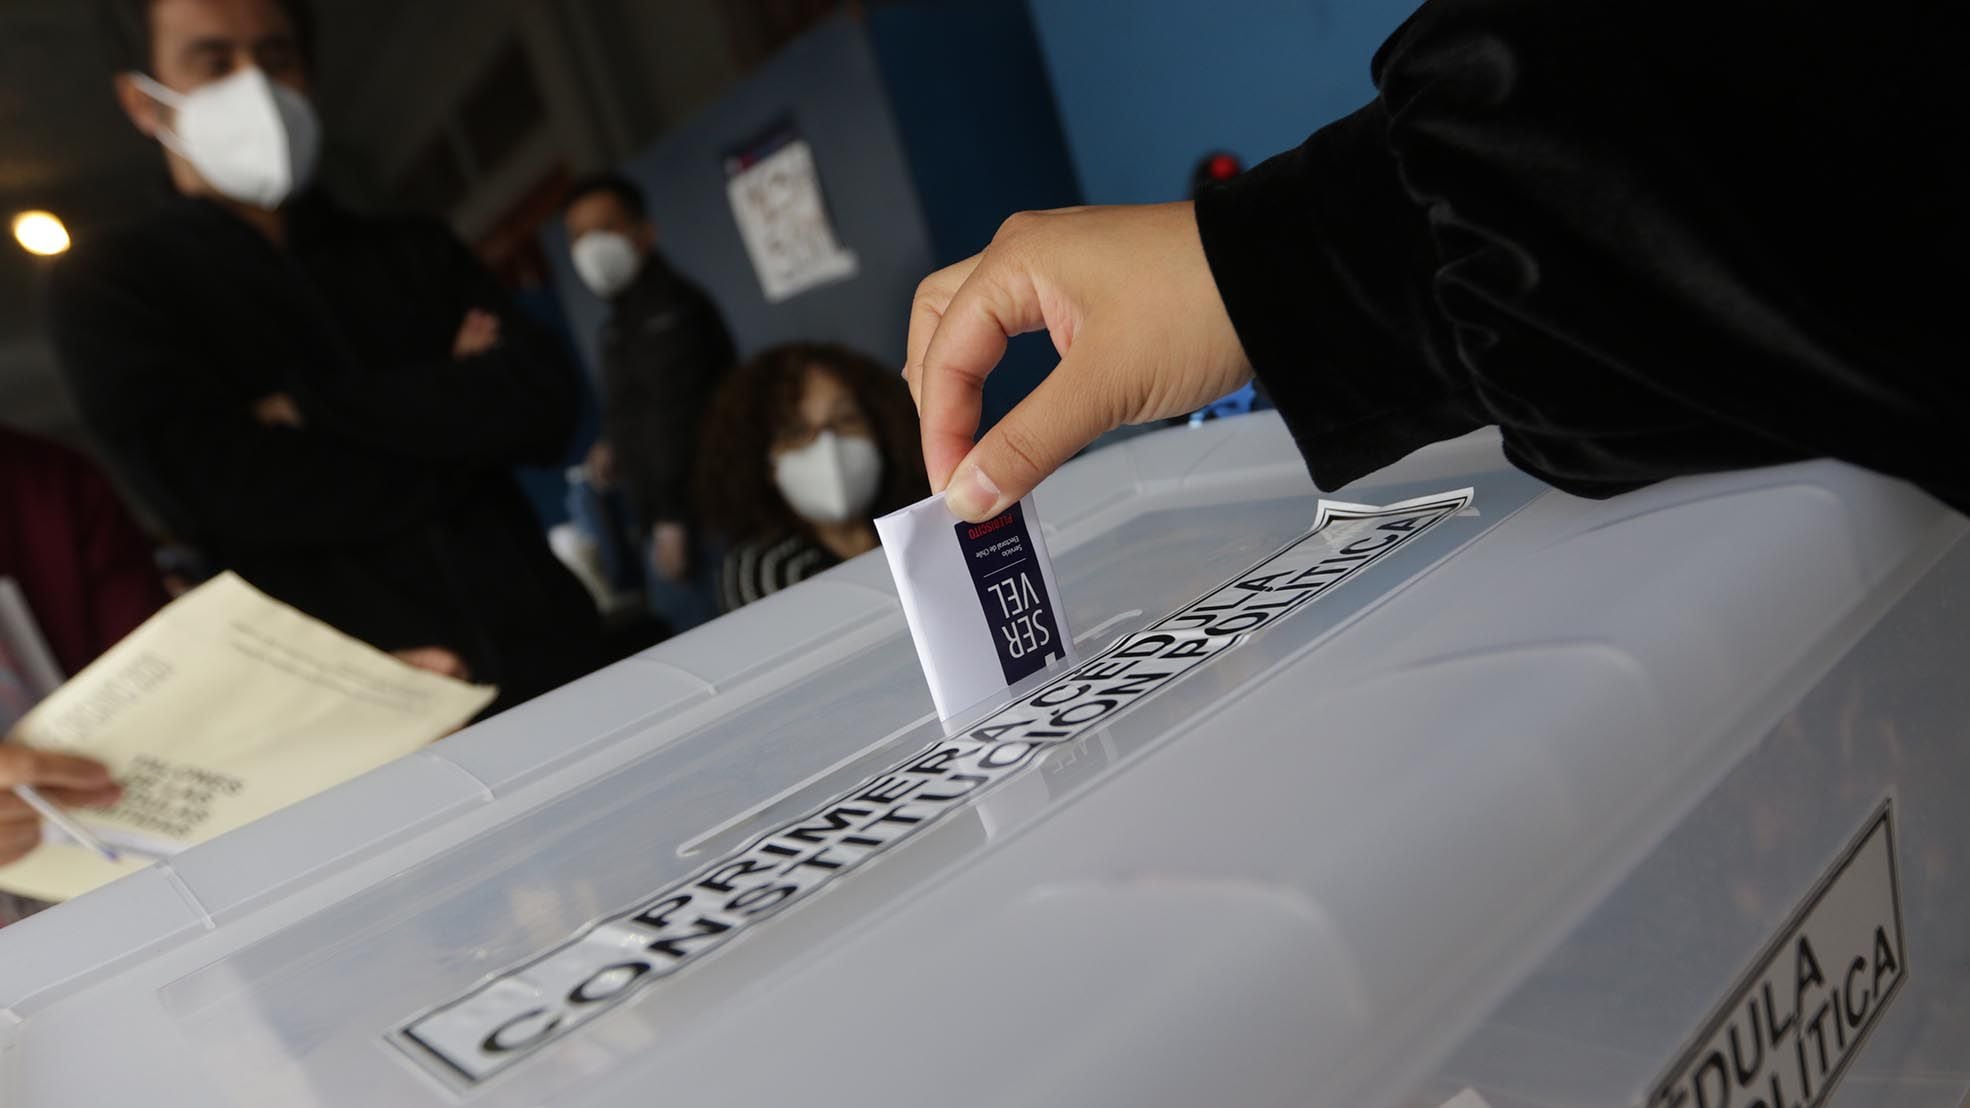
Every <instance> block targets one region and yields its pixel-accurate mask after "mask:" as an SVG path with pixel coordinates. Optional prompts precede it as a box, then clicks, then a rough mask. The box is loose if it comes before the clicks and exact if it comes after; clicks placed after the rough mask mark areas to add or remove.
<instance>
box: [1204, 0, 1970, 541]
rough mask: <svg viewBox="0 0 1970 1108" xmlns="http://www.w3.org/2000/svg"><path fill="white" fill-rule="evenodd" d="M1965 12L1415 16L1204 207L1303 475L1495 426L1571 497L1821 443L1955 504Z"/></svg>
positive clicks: (1879, 7) (1552, 8) (1785, 8)
mask: <svg viewBox="0 0 1970 1108" xmlns="http://www.w3.org/2000/svg"><path fill="white" fill-rule="evenodd" d="M1966 11H1970V5H1966V4H1963V3H1961V2H1960V0H1884V2H1883V3H1878V4H1872V5H1867V6H1862V7H1856V6H1854V5H1851V4H1832V3H1827V2H1824V0H1803V2H1801V0H1795V2H1792V3H1775V2H1769V3H1768V2H1754V0H1707V2H1704V3H1690V2H1687V0H1669V2H1664V0H1647V2H1643V0H1592V2H1582V0H1434V2H1432V3H1429V4H1426V5H1425V6H1424V7H1423V8H1422V9H1421V10H1420V11H1418V12H1417V13H1416V14H1415V15H1414V16H1412V17H1411V18H1410V20H1409V21H1408V22H1407V23H1406V24H1404V25H1403V27H1402V28H1401V29H1400V30H1398V31H1397V32H1396V34H1395V36H1394V37H1393V38H1391V39H1390V40H1389V42H1388V43H1387V44H1385V45H1384V46H1383V47H1382V49H1381V51H1380V52H1379V53H1378V54H1377V56H1376V58H1375V62H1374V68H1373V76H1374V79H1375V83H1376V87H1377V89H1378V90H1379V96H1378V97H1377V98H1376V99H1375V100H1374V101H1373V102H1372V103H1370V104H1369V105H1368V106H1366V107H1364V108H1362V109H1361V110H1360V111H1358V112H1356V113H1355V114H1354V115H1352V116H1349V117H1348V118H1346V119H1343V120H1341V121H1340V122H1338V123H1335V124H1333V125H1332V126H1329V127H1327V128H1325V129H1323V130H1321V131H1319V132H1318V133H1316V134H1315V135H1313V137H1312V138H1310V139H1308V140H1307V142H1306V143H1305V144H1304V145H1303V146H1301V147H1299V148H1298V149H1296V150H1292V151H1290V152H1288V153H1285V154H1282V155H1280V156H1279V157H1276V158H1274V159H1272V160H1270V161H1268V162H1266V163H1264V164H1263V165H1260V166H1258V167H1256V168H1254V169H1253V170H1252V171H1251V172H1250V173H1248V174H1246V175H1245V176H1243V177H1240V178H1237V179H1235V180H1233V181H1231V182H1228V183H1227V184H1226V185H1224V186H1222V187H1220V188H1218V189H1216V190H1214V191H1209V192H1207V193H1205V194H1204V195H1202V196H1200V197H1199V199H1198V202H1197V218H1198V225H1199V229H1200V231H1201V234H1202V237H1203V242H1204V248H1205V252H1206V254H1207V256H1208V257H1209V260H1210V264H1211V268H1212V271H1213V273H1214V275H1215V277H1216V279H1217V282H1218V286H1219V289H1220V291H1221V292H1222V294H1223V297H1224V301H1225V304H1226V307H1227V308H1228V309H1229V311H1230V314H1231V318H1232V322H1233V324H1234V325H1235V326H1236V328H1237V330H1238V334H1239V337H1240V339H1241V340H1242V341H1243V343H1244V346H1245V349H1246V353H1247V354H1248V355H1249V357H1250V358H1251V360H1252V362H1253V364H1254V366H1255V367H1256V369H1257V371H1258V374H1259V377H1260V378H1261V379H1262V381H1263V382H1264V384H1265V385H1266V387H1267V388H1268V389H1269V390H1270V392H1271V393H1272V395H1273V397H1274V398H1275V399H1276V400H1277V401H1278V404H1279V407H1280V408H1281V409H1282V411H1283V412H1284V413H1285V415H1286V418H1287V421H1288V423H1289V425H1290V426H1291V427H1292V429H1293V433H1294V435H1295V437H1296V439H1297V440H1298V442H1299V445H1300V448H1301V450H1302V452H1303V453H1304V454H1305V455H1306V457H1307V461H1308V465H1309V468H1310V469H1311V470H1312V472H1313V475H1314V478H1315V480H1316V481H1318V482H1319V483H1320V484H1321V485H1322V486H1324V487H1328V488H1332V487H1334V486H1336V485H1339V484H1343V483H1345V482H1347V481H1349V480H1352V479H1354V478H1356V477H1358V476H1360V475H1362V474H1363V473H1366V472H1368V471H1370V470H1373V469H1376V468H1378V467H1380V466H1383V465H1386V464H1388V463H1390V462H1392V461H1394V460H1396V459H1397V458H1399V457H1401V456H1402V455H1403V454H1405V453H1407V452H1409V451H1410V450H1413V449H1415V448H1416V447H1419V446H1422V445H1424V444H1426V443H1428V442H1431V441H1434V440H1436V439H1440V438H1445V437H1448V436H1451V435H1455V434H1458V433H1461V432H1463V431H1467V430H1470V429H1472V428H1475V427H1480V426H1483V425H1486V424H1492V423H1496V424H1498V425H1499V426H1500V427H1501V429H1502V431H1503V435H1504V441H1505V448H1506V451H1507V453H1508V454H1509V456H1510V457H1511V459H1512V461H1513V462H1514V463H1515V464H1516V465H1518V466H1520V467H1521V468H1523V469H1525V470H1527V471H1528V472H1531V473H1533V474H1534V475H1536V476H1539V477H1541V478H1543V479H1545V480H1547V481H1549V482H1551V483H1552V484H1554V485H1556V486H1558V487H1560V488H1563V489H1566V490H1569V491H1572V492H1576V493H1580V494H1583V495H1588V496H1607V495H1611V494H1613V493H1617V492H1620V491H1622V490H1625V489H1629V488H1633V487H1636V486H1639V485H1643V484H1647V483H1649V482H1652V481H1657V480H1660V479H1663V478H1666V477H1671V476H1675V475H1678V474H1686V473H1693V472H1702V471H1708V470H1717V469H1725V468H1734V467H1741V466H1755V465H1765V464H1771V463H1778V462H1785V461H1791V460H1795V459H1801V458H1808V457H1816V456H1832V457H1836V458H1841V459H1844V460H1847V461H1850V462H1854V463H1857V464H1860V465H1863V466H1867V467H1870V468H1872V469H1876V470H1880V471H1882V472H1885V473H1890V474H1894V475H1897V476H1901V477H1905V478H1908V479H1910V480H1912V481H1914V482H1916V483H1918V484H1920V485H1922V486H1923V487H1925V488H1927V489H1928V490H1930V491H1931V492H1933V493H1934V494H1935V495H1936V496H1938V497H1940V498H1941V499H1943V500H1945V501H1947V502H1949V503H1950V504H1952V505H1954V506H1956V507H1957V508H1959V509H1963V508H1970V448H1967V447H1966V444H1965V442H1964V440H1960V439H1957V438H1956V435H1957V434H1961V433H1963V432H1964V431H1965V430H1970V404H1966V400H1965V396H1966V390H1965V388H1964V385H1963V377H1964V371H1965V367H1966V364H1970V354H1966V344H1965V340H1964V338H1963V333H1962V330H1961V329H1960V327H1959V324H1958V320H1959V319H1960V318H1961V317H1962V316H1963V315H1964V314H1965V312H1966V311H1970V280H1966V277H1965V272H1964V264H1965V262H1964V259H1965V258H1966V257H1970V233H1967V229H1970V219H1966V214H1965V213H1966V211H1970V177H1966V173H1965V166H1966V164H1970V162H1966V160H1965V159H1966V155H1965V151H1966V150H1970V127H1966V110H1965V109H1966V104H1970V92H1966V86H1965V84H1964V78H1963V72H1962V66H1961V63H1960V62H1959V61H1958V59H1959V58H1960V56H1961V52H1962V49H1963V43H1964V42H1965V41H1970V39H1966V35H1965V31H1966V29H1970V28H1966V17H1965V12H1966Z"/></svg>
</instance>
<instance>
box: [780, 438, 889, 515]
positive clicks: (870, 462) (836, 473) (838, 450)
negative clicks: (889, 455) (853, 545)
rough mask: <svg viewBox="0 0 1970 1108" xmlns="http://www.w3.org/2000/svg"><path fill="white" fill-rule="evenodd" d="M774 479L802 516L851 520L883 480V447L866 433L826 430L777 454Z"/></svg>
mask: <svg viewBox="0 0 1970 1108" xmlns="http://www.w3.org/2000/svg"><path fill="white" fill-rule="evenodd" d="M773 483H774V484H776V485H778V486H779V487H780V495H781V496H784V497H786V498H787V504H788V506H789V507H791V508H792V509H793V510H794V511H796V512H798V513H800V515H801V516H802V517H803V518H806V519H808V520H811V521H813V522H815V523H846V522H847V521H849V520H851V519H855V518H856V517H858V516H861V515H863V514H865V513H866V512H868V510H869V505H871V504H873V503H875V499H876V490H877V489H878V488H879V487H880V486H881V485H882V451H881V450H880V449H878V448H877V446H876V444H875V442H874V441H873V440H871V439H867V438H864V437H862V436H861V435H850V436H848V437H846V438H844V437H842V436H840V435H837V434H835V433H834V432H833V431H823V432H821V433H820V434H819V435H816V436H814V441H813V442H810V443H808V444H807V445H806V446H803V447H801V448H800V449H799V450H789V451H787V452H786V453H785V454H782V455H780V456H779V457H777V458H775V459H773Z"/></svg>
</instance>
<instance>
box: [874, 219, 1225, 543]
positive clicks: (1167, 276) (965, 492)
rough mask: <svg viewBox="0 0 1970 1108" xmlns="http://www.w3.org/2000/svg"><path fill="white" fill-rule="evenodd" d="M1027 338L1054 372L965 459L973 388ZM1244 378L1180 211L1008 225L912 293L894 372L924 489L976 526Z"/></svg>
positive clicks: (974, 406)
mask: <svg viewBox="0 0 1970 1108" xmlns="http://www.w3.org/2000/svg"><path fill="white" fill-rule="evenodd" d="M1038 330H1045V331H1046V332H1047V334H1048V335H1049V336H1050V337H1051V338H1052V339H1053V345H1054V349H1055V350H1056V351H1058V352H1059V354H1060V365H1059V366H1058V367H1057V368H1055V369H1054V371H1053V372H1052V373H1051V374H1050V375H1048V377H1047V378H1046V380H1044V381H1042V382H1041V383H1040V386H1039V387H1038V388H1036V389H1034V390H1033V392H1032V394H1031V395H1029V396H1027V397H1026V398H1025V399H1024V400H1022V401H1020V403H1019V405H1018V406H1017V407H1015V408H1014V409H1013V410H1012V411H1011V412H1010V413H1008V414H1007V415H1006V417H1005V418H1004V419H1003V420H1001V421H1000V422H999V424H998V425H997V426H995V427H994V428H992V430H991V431H990V432H989V433H988V434H986V435H985V437H984V438H983V439H981V440H979V441H978V442H977V443H976V444H975V445H974V444H973V442H972V436H973V435H974V434H975V433H976V432H977V430H978V417H979V411H980V406H981V402H982V398H983V393H984V386H985V377H986V375H987V374H989V373H991V371H992V369H993V367H994V366H996V365H997V364H998V362H999V359H1000V358H1001V357H1002V356H1003V355H1004V354H1005V349H1006V340H1007V338H1008V337H1010V336H1012V335H1018V334H1024V333H1026V332H1029V331H1038ZM1251 374H1252V368H1251V365H1250V363H1249V362H1248V361H1247V360H1246V357H1245V352H1244V349H1243V348H1242V347H1241V346H1240V345H1239V342H1238V335H1237V333H1236V332H1235V331H1234V330H1233V329H1232V325H1231V319H1230V317H1229V316H1228V315H1227V314H1226V312H1225V308H1224V302H1223V301H1222V300H1221V299H1220V298H1219V296H1218V289H1217V285H1216V283H1215V282H1214V281H1213V280H1212V278H1211V269H1210V266H1209V264H1208V263H1206V261H1205V259H1204V250H1203V246H1202V245H1201V243H1200V242H1199V241H1198V237H1197V220H1196V217H1195V215H1194V214H1193V213H1192V209H1191V205H1190V204H1189V203H1187V202H1185V203H1176V204H1149V205H1140V206H1130V207H1107V208H1063V209H1060V210H1058V211H1050V212H1025V213H1021V214H1019V215H1015V216H1013V217H1012V218H1011V219H1008V220H1006V222H1005V224H1004V225H1003V226H1002V227H1000V228H999V232H998V234H997V235H995V236H993V238H992V242H991V245H989V246H987V247H986V248H985V251H984V252H983V253H981V254H977V255H975V256H973V257H971V258H968V259H966V260H964V261H962V262H959V263H958V264H956V265H953V266H950V267H948V268H946V269H941V270H939V271H937V272H936V273H933V274H931V275H930V276H929V277H927V278H925V279H924V281H923V283H922V284H921V285H919V286H918V287H917V295H916V299H915V302H914V303H913V305H912V307H911V311H910V337H909V353H908V358H907V360H906V362H905V368H904V376H905V377H906V378H907V379H908V380H909V383H910V392H911V395H912V396H914V397H915V398H916V401H917V409H918V411H919V413H920V415H921V417H922V423H923V454H924V462H925V464H926V466H927V467H928V469H929V473H930V486H931V488H932V489H940V490H942V489H946V488H947V486H948V492H947V496H946V502H947V503H948V504H949V505H950V508H951V510H952V511H954V512H956V513H957V514H958V515H959V516H961V517H963V518H965V519H967V520H971V521H974V522H976V521H979V520H984V519H989V518H991V517H992V516H993V515H995V514H997V513H999V512H1002V511H1004V510H1005V508H1006V506H1007V505H1010V504H1012V503H1014V502H1016V501H1017V500H1018V499H1019V498H1020V497H1022V496H1025V495H1026V494H1027V493H1028V492H1031V491H1032V490H1033V487H1034V486H1035V485H1038V484H1039V483H1040V481H1041V479H1042V478H1044V477H1046V476H1047V475H1048V474H1049V473H1052V472H1053V471H1054V470H1055V469H1057V468H1058V467H1059V466H1060V465H1061V464H1062V463H1064V462H1066V461H1067V460H1068V459H1069V458H1071V457H1073V456H1074V454H1075V453H1076V452H1077V451H1079V450H1080V449H1081V448H1082V447H1084V446H1086V445H1087V444H1088V443H1090V442H1093V441H1094V439H1095V438H1096V437H1097V436H1099V435H1101V434H1102V433H1103V432H1105V431H1108V430H1111V429H1113V428H1115V427H1119V426H1121V425H1122V424H1124V423H1143V422H1147V421H1150V420H1154V419H1159V418H1162V417H1164V416H1171V415H1177V414H1179V413H1182V412H1187V411H1191V410H1193V409H1195V408H1197V407H1200V406H1202V405H1203V404H1206V403H1208V402H1210V401H1212V400H1215V399H1217V398H1218V397H1220V396H1223V395H1225V394H1226V393H1229V392H1231V391H1233V390H1235V389H1237V388H1238V387H1239V386H1240V385H1242V384H1244V383H1245V382H1246V381H1247V380H1249V379H1250V378H1251Z"/></svg>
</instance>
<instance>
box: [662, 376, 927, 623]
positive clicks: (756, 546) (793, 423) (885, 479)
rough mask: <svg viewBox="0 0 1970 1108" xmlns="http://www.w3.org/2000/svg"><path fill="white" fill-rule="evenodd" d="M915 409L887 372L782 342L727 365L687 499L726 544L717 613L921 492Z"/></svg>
mask: <svg viewBox="0 0 1970 1108" xmlns="http://www.w3.org/2000/svg"><path fill="white" fill-rule="evenodd" d="M917 435H918V430H917V416H916V410H915V408H914V407H913V406H912V404H911V402H910V394H909V391H908V389H906V388H905V386H904V384H903V382H902V380H901V379H899V378H898V377H897V375H896V374H895V372H894V371H892V370H890V369H887V368H885V367H884V366H882V365H881V364H879V363H877V362H876V361H875V360H874V359H872V358H870V357H869V356H867V355H865V354H861V353H858V352H856V351H854V350H850V349H849V348H847V347H845V346H837V345H834V344H829V343H788V344H786V345H784V346H776V347H773V348H772V349H770V350H767V351H765V352H763V353H761V354H760V355H759V356H758V357H756V358H754V359H753V360H752V361H751V362H749V363H747V364H746V365H744V366H741V367H740V368H739V369H737V370H736V371H734V372H733V373H732V374H731V375H730V376H729V377H728V378H727V379H726V380H725V382H724V384H723V385H722V386H721V387H720V389H719V392H718V395H717V397H716V398H714V399H713V401H712V405H711V410H710V412H709V413H708V414H707V416H706V419H705V424H704V429H703V434H702V436H701V438H700V442H701V443H702V444H703V446H702V449H701V451H700V454H699V469H698V482H697V483H698V498H699V502H700V503H699V509H700V511H701V512H702V513H703V518H704V520H705V522H706V524H707V525H708V526H709V527H710V528H711V529H712V531H714V532H715V533H717V534H718V535H719V536H720V537H721V538H723V539H724V540H725V541H726V542H727V543H729V544H730V546H729V549H728V551H727V553H726V555H725V558H724V562H723V564H722V566H721V567H720V570H719V575H718V576H719V604H720V606H721V607H722V608H723V609H724V610H725V611H728V612H729V611H731V610H733V609H734V608H738V607H741V606H743V605H745V604H749V603H751V602H752V601H755V600H758V599H759V598H760V597H762V596H765V595H766V594H768V593H772V592H778V591H779V590H781V589H784V588H786V587H787V586H789V585H792V584H795V583H796V582H799V581H804V580H806V579H807V578H809V577H812V576H814V575H815V574H816V573H819V572H821V571H822V570H824V569H827V568H828V567H829V566H833V565H839V564H840V563H841V562H843V561H846V560H847V559H849V558H853V557H855V556H856V555H857V554H865V553H867V552H869V551H871V550H874V549H875V548H876V545H877V544H876V529H875V525H874V522H873V521H874V520H875V517H877V516H879V515H883V514H886V513H888V512H892V511H895V510H896V509H898V508H901V507H903V506H904V505H906V504H910V503H912V502H914V501H917V500H921V499H922V498H923V497H925V496H927V495H928V494H929V491H930V490H929V486H928V484H927V482H926V480H925V478H924V469H923V457H922V455H921V454H920V453H919V452H918V449H917Z"/></svg>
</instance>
